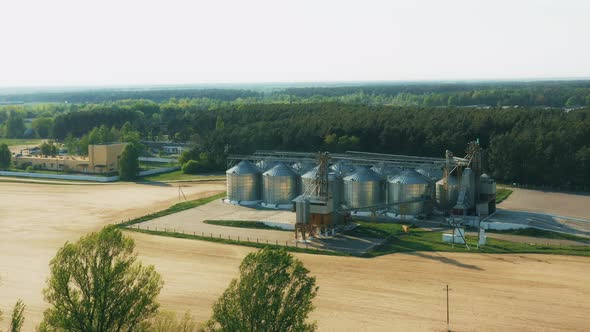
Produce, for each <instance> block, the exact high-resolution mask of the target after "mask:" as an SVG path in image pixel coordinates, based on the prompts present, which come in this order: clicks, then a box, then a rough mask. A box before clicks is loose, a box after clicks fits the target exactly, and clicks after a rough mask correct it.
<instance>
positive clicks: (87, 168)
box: [14, 143, 127, 174]
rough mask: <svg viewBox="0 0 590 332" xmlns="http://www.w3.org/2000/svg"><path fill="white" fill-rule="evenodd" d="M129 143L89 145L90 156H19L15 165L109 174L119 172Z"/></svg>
mask: <svg viewBox="0 0 590 332" xmlns="http://www.w3.org/2000/svg"><path fill="white" fill-rule="evenodd" d="M126 145H127V143H109V144H94V145H88V156H87V157H86V156H64V155H58V156H44V155H38V154H37V155H32V154H27V155H17V156H16V157H14V164H15V166H16V167H19V168H26V167H28V166H32V167H33V168H36V169H45V170H53V171H64V172H75V173H91V174H108V173H113V172H117V170H118V168H119V158H120V156H121V153H122V152H123V149H124V148H125V146H126Z"/></svg>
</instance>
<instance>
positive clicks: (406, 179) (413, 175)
mask: <svg viewBox="0 0 590 332" xmlns="http://www.w3.org/2000/svg"><path fill="white" fill-rule="evenodd" d="M389 182H391V183H401V184H429V183H431V180H430V179H428V178H427V177H425V176H424V175H422V174H420V173H418V172H416V171H415V170H413V169H407V170H405V171H403V172H402V173H401V174H399V175H397V176H394V177H392V178H390V179H389Z"/></svg>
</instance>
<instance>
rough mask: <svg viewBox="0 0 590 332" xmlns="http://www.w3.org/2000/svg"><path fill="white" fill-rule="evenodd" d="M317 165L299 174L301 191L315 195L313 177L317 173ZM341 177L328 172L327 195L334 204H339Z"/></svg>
mask: <svg viewBox="0 0 590 332" xmlns="http://www.w3.org/2000/svg"><path fill="white" fill-rule="evenodd" d="M318 168H319V167H318V166H316V167H314V168H313V169H311V170H310V171H308V172H307V173H305V174H303V175H302V176H301V187H302V188H301V193H302V194H306V195H309V196H314V195H315V187H316V184H315V178H316V175H317V173H318ZM341 186H342V179H341V178H340V177H338V176H337V175H336V173H334V172H331V173H328V196H329V197H331V198H332V200H333V202H334V206H336V207H337V206H339V205H340V202H341V198H342V190H341Z"/></svg>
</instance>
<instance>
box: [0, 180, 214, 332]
mask: <svg viewBox="0 0 590 332" xmlns="http://www.w3.org/2000/svg"><path fill="white" fill-rule="evenodd" d="M182 186H183V191H184V193H185V195H187V197H188V198H189V199H192V198H198V197H205V196H210V195H212V194H215V193H219V192H222V191H224V190H225V184H224V183H223V182H218V183H214V182H207V183H198V184H183V185H182ZM177 201H178V189H177V188H176V186H169V185H148V184H135V183H115V184H101V185H93V184H81V185H71V184H68V185H59V184H36V183H16V182H0V202H2V203H0V279H1V281H0V309H2V310H3V311H4V312H8V309H9V306H12V305H13V304H14V302H16V300H17V299H18V298H22V299H23V300H24V301H25V303H26V305H27V312H26V315H27V320H26V322H25V330H26V331H32V330H33V329H34V325H36V324H37V323H38V322H39V320H40V317H41V314H42V311H43V308H44V303H43V299H42V295H41V290H42V289H43V287H44V283H45V279H46V278H47V274H48V271H49V268H48V264H49V261H50V260H51V258H53V256H54V255H55V253H56V251H57V249H58V248H59V247H61V246H62V245H63V244H64V243H65V242H66V241H75V240H77V239H78V238H79V237H80V236H81V235H83V234H85V233H88V232H91V231H94V230H98V229H100V228H101V227H102V226H103V225H105V224H109V223H113V222H117V221H120V220H124V219H128V218H133V217H138V216H141V215H144V214H146V213H149V212H154V211H158V210H161V209H164V208H166V207H168V206H170V205H172V204H174V203H176V202H177ZM5 323H6V322H5Z"/></svg>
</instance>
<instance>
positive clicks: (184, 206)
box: [117, 193, 225, 227]
mask: <svg viewBox="0 0 590 332" xmlns="http://www.w3.org/2000/svg"><path fill="white" fill-rule="evenodd" d="M223 197H225V193H221V194H217V195H214V196H209V197H204V198H199V199H195V200H192V201H186V202H181V203H178V204H174V205H172V206H171V207H169V208H167V209H165V210H162V211H158V212H155V213H151V214H148V215H145V216H141V217H139V218H135V219H131V220H129V221H125V222H122V223H120V224H118V225H117V227H126V226H130V225H135V224H139V223H142V222H146V221H148V220H152V219H156V218H160V217H163V216H167V215H169V214H173V213H177V212H180V211H184V210H188V209H192V208H194V207H197V206H199V205H203V204H207V203H209V202H213V201H214V200H216V199H222V198H223Z"/></svg>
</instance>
